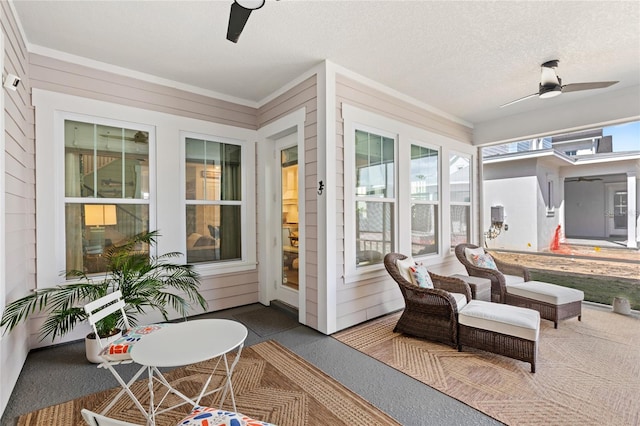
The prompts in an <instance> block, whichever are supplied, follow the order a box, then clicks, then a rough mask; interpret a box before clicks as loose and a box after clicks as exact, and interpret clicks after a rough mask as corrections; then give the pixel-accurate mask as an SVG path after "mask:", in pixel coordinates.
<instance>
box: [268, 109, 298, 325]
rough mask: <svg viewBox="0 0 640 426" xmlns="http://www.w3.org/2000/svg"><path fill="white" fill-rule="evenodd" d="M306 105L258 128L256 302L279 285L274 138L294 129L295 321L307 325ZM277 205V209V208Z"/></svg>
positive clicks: (270, 295)
mask: <svg viewBox="0 0 640 426" xmlns="http://www.w3.org/2000/svg"><path fill="white" fill-rule="evenodd" d="M305 119H306V108H304V107H302V108H300V109H298V110H296V111H294V112H291V113H290V114H287V115H286V116H283V117H281V118H279V119H277V120H275V121H273V122H271V123H269V124H267V125H265V126H263V127H261V128H260V129H258V136H259V137H258V146H257V149H256V152H257V161H256V164H257V177H258V179H257V189H258V200H257V202H258V237H259V239H258V277H259V301H260V303H262V304H264V305H269V304H270V302H271V300H273V299H274V298H275V289H276V286H277V285H279V283H278V282H277V277H278V276H279V272H278V269H276V268H281V261H282V260H281V259H280V253H278V251H277V250H274V246H277V244H278V240H279V239H280V238H281V237H279V235H281V234H282V232H281V226H277V227H275V226H273V224H274V223H278V224H280V223H281V220H282V218H281V217H280V215H278V217H277V218H276V217H274V216H275V212H276V211H280V210H279V206H276V204H277V192H276V191H277V190H278V187H277V185H278V184H279V182H276V181H275V177H276V170H280V159H279V158H275V157H276V155H275V153H276V150H275V143H276V140H277V139H279V138H281V137H282V136H286V135H288V134H291V133H293V132H296V133H297V137H298V195H299V196H298V216H299V224H298V235H299V244H298V262H299V263H298V265H299V266H298V272H299V274H300V283H299V287H298V321H299V322H300V323H301V324H306V303H305V301H306V285H305V278H306V262H305V260H306V259H305V257H306V256H305V254H306V253H305V244H306V238H305V236H306V233H305V204H306V203H305V179H304V177H305V172H304V170H305V169H304V163H305V161H304V159H305V155H304V154H305V146H304V122H305ZM276 207H277V209H276Z"/></svg>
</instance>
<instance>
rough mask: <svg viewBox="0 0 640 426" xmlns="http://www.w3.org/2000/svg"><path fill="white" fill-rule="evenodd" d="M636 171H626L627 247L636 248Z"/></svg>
mask: <svg viewBox="0 0 640 426" xmlns="http://www.w3.org/2000/svg"><path fill="white" fill-rule="evenodd" d="M636 182H637V179H636V173H635V172H628V173H627V247H628V248H638V239H639V238H638V227H639V226H640V225H639V224H638V220H637V219H636V216H637V213H638V201H637V197H636V194H637V192H636V185H637V183H636Z"/></svg>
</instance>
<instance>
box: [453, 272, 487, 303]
mask: <svg viewBox="0 0 640 426" xmlns="http://www.w3.org/2000/svg"><path fill="white" fill-rule="evenodd" d="M451 276H452V277H453V278H458V279H461V280H462V281H464V282H466V283H467V284H469V287H470V288H471V298H472V299H475V300H484V301H485V302H491V280H490V279H489V278H482V277H470V276H468V275H461V274H455V275H451Z"/></svg>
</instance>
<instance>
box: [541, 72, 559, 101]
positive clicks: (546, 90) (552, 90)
mask: <svg viewBox="0 0 640 426" xmlns="http://www.w3.org/2000/svg"><path fill="white" fill-rule="evenodd" d="M561 93H562V80H560V77H558V84H542V83H540V84H538V96H539V97H541V98H542V99H547V98H553V97H554V96H558V95H559V94H561Z"/></svg>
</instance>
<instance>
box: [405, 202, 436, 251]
mask: <svg viewBox="0 0 640 426" xmlns="http://www.w3.org/2000/svg"><path fill="white" fill-rule="evenodd" d="M433 253H438V206H437V205H434V204H414V205H412V206H411V254H412V255H413V256H416V255H421V254H433Z"/></svg>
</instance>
